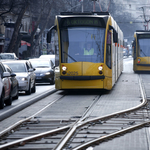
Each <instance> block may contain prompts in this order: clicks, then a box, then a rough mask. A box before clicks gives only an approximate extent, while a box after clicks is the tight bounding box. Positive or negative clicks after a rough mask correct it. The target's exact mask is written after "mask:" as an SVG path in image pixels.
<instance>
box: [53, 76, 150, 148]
mask: <svg viewBox="0 0 150 150" xmlns="http://www.w3.org/2000/svg"><path fill="white" fill-rule="evenodd" d="M141 80H142V79H141V77H140V76H139V85H140V91H141V95H142V103H141V104H139V105H137V106H135V107H132V108H130V109H126V110H123V111H119V112H115V113H112V114H110V115H106V116H103V117H97V118H94V119H91V120H88V121H84V122H78V123H77V124H75V125H74V127H72V130H71V131H70V133H68V135H67V136H66V139H65V140H64V141H63V142H62V143H60V145H59V146H58V147H57V148H56V149H55V150H60V149H63V147H64V146H65V144H66V143H67V141H69V139H70V138H71V136H72V135H73V134H74V133H75V131H76V130H77V129H78V128H79V127H82V126H84V125H85V124H88V123H90V122H96V121H102V120H105V119H109V118H112V117H115V116H119V115H122V114H125V113H129V112H132V111H135V110H138V109H139V108H141V107H142V106H144V105H146V104H147V99H146V94H145V90H144V87H143V85H142V82H141ZM147 124H150V122H149V121H148V122H145V123H142V124H140V125H136V126H134V127H130V128H126V129H123V130H121V131H118V132H115V133H112V134H110V135H108V136H104V137H101V138H98V139H95V140H93V141H91V142H87V143H84V144H82V145H80V146H79V147H77V148H76V149H82V148H85V147H86V144H87V145H90V144H91V143H94V142H98V141H100V140H101V141H102V140H104V139H107V138H110V137H112V136H116V135H117V134H121V133H124V132H127V131H128V130H133V129H134V128H139V127H141V126H144V125H147ZM89 143H90V144H89ZM76 149H75V150H76Z"/></svg>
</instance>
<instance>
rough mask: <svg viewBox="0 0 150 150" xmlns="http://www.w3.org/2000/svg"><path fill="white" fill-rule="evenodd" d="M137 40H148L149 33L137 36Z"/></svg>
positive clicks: (149, 37)
mask: <svg viewBox="0 0 150 150" xmlns="http://www.w3.org/2000/svg"><path fill="white" fill-rule="evenodd" d="M138 39H150V33H146V34H138Z"/></svg>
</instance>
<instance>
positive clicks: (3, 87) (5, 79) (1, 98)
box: [0, 62, 12, 109]
mask: <svg viewBox="0 0 150 150" xmlns="http://www.w3.org/2000/svg"><path fill="white" fill-rule="evenodd" d="M9 77H10V73H9V72H7V71H6V69H5V67H4V65H3V64H2V63H1V62H0V109H3V108H4V104H6V105H11V103H12V95H11V89H12V82H11V80H10V78H9Z"/></svg>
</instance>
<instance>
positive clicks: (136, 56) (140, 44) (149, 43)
mask: <svg viewBox="0 0 150 150" xmlns="http://www.w3.org/2000/svg"><path fill="white" fill-rule="evenodd" d="M132 51H133V70H134V72H138V71H150V31H145V30H137V31H136V32H135V33H134V41H133V43H132Z"/></svg>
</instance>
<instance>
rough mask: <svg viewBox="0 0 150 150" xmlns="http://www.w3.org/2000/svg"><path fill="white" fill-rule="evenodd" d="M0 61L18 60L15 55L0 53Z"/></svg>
mask: <svg viewBox="0 0 150 150" xmlns="http://www.w3.org/2000/svg"><path fill="white" fill-rule="evenodd" d="M0 59H13V60H18V57H17V56H16V54H15V53H0Z"/></svg>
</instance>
